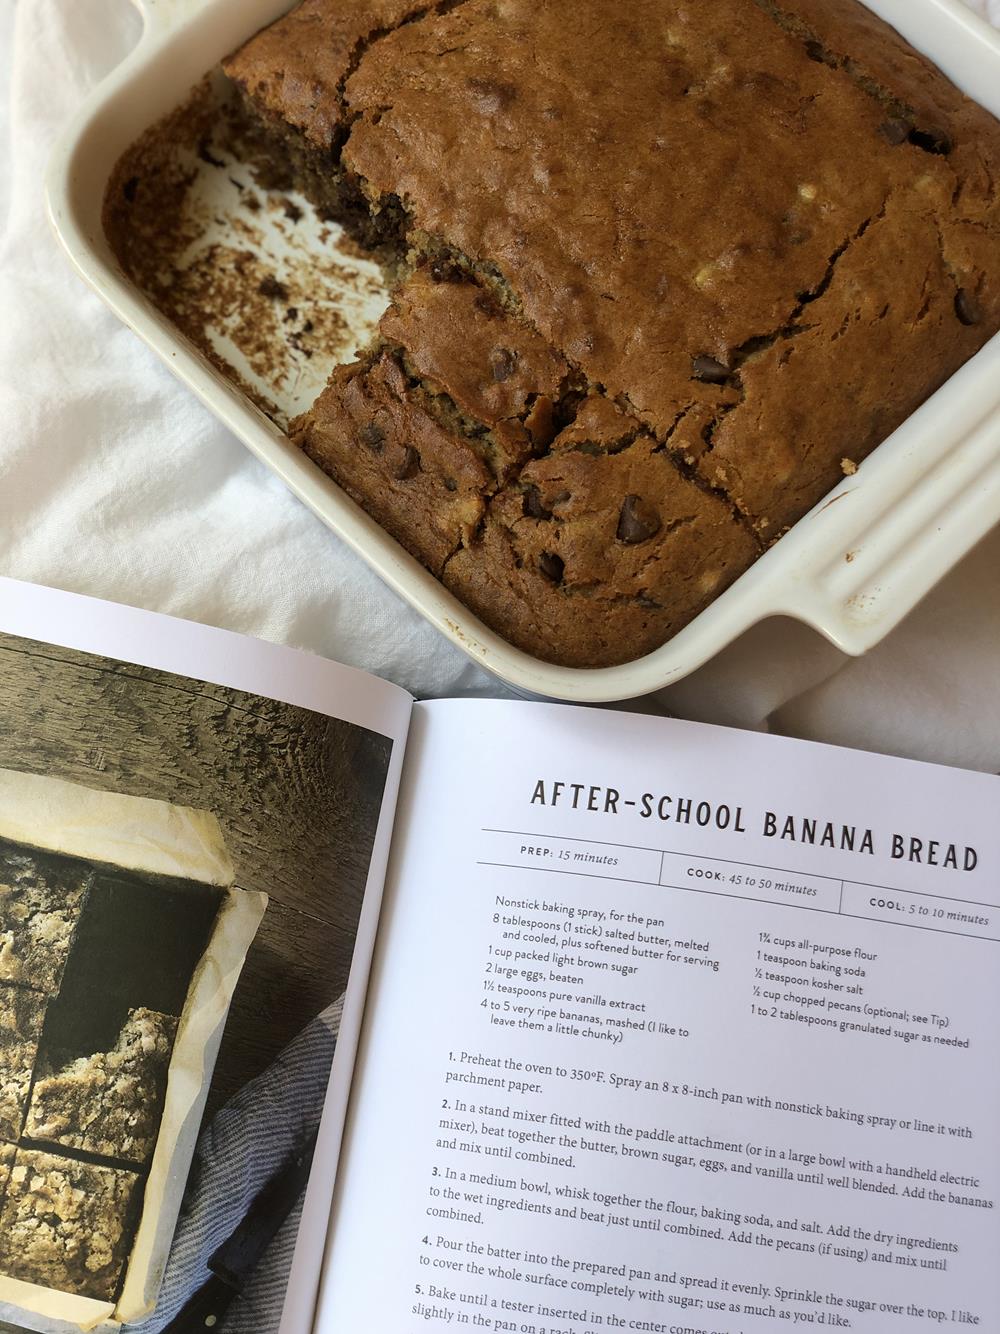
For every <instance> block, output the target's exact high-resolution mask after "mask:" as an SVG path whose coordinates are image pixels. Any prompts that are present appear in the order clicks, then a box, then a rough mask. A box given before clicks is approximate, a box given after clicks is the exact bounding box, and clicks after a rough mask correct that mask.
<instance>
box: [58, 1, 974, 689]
mask: <svg viewBox="0 0 1000 1334" xmlns="http://www.w3.org/2000/svg"><path fill="white" fill-rule="evenodd" d="M865 2H866V3H867V5H868V8H869V9H871V10H873V11H874V12H875V13H876V14H878V15H879V16H880V17H881V18H883V19H885V20H886V21H887V22H889V23H890V24H892V25H893V26H894V27H895V28H897V29H898V31H899V32H900V33H901V34H902V35H903V36H904V37H905V38H906V39H907V40H908V41H909V42H911V43H912V45H913V46H915V47H916V48H917V49H918V50H920V51H921V52H923V53H924V54H925V55H927V56H928V57H929V58H930V59H931V60H933V61H934V62H935V64H937V65H938V66H939V67H940V68H941V69H942V70H943V71H944V72H945V73H946V74H947V75H948V76H949V77H950V78H951V79H952V80H953V81H954V83H955V84H956V85H958V87H960V88H961V89H962V90H963V91H964V92H965V93H966V94H968V95H969V96H970V97H972V98H973V99H974V100H976V101H977V102H979V103H981V104H982V105H983V106H984V107H986V108H987V109H988V110H990V111H991V112H992V113H993V114H994V115H996V116H1000V34H998V33H997V32H996V31H995V30H994V29H993V28H991V27H990V26H989V24H987V23H986V22H985V21H984V20H982V19H980V18H978V17H977V16H976V15H975V14H973V13H972V12H971V11H970V10H969V9H968V8H967V7H966V6H965V5H964V4H963V3H961V0H865ZM136 3H137V4H138V6H139V8H140V10H141V12H142V14H143V17H144V20H145V26H144V31H143V36H142V38H141V40H140V41H139V44H138V46H137V48H136V49H135V50H134V51H133V53H132V54H131V55H130V56H129V57H128V58H127V59H126V60H125V61H124V62H123V64H122V65H121V66H119V68H118V69H116V70H115V71H114V73H113V74H111V75H110V76H109V77H108V78H107V79H106V80H105V82H104V83H103V84H102V85H101V86H100V87H99V88H98V89H97V90H96V91H95V92H94V93H93V95H92V96H91V97H90V99H89V100H88V102H87V103H86V105H85V106H84V107H83V108H81V110H80V112H79V114H78V116H77V117H76V119H75V121H74V123H73V124H72V126H71V127H70V128H69V130H68V131H67V133H66V134H65V135H64V137H63V139H62V141H61V142H60V144H59V145H58V147H57V149H56V151H55V153H54V156H53V159H52V162H51V165H50V168H49V173H48V180H47V202H48V208H49V213H50V217H51V220H52V222H53V225H54V226H55V229H56V232H57V233H58V236H59V238H60V240H61V242H62V244H63V246H64V247H65V249H66V251H67V252H68V254H69V256H70V258H71V260H72V261H73V263H74V264H75V266H76V267H77V269H78V270H79V272H80V273H81V274H82V275H83V277H84V278H85V279H86V280H87V281H88V282H89V283H90V284H91V286H92V287H93V288H94V289H95V290H96V291H97V292H98V293H99V294H100V295H101V296H102V297H103V299H104V300H105V301H106V302H107V304H108V305H109V306H110V307H111V308H112V309H113V310H114V311H115V312H116V314H117V315H118V316H119V317H120V318H121V319H122V320H123V321H124V322H125V323H126V324H127V325H129V327H131V328H132V329H133V330H134V331H135V332H136V333H137V334H138V335H139V336H140V337H141V338H142V339H144V340H145V342H147V343H148V344H149V346H150V347H151V348H153V350H154V351H155V352H157V353H158V354H159V356H160V357H161V358H162V359H163V360H164V362H165V363H166V364H167V365H168V366H169V367H170V369H171V370H172V371H173V372H174V374H175V375H177V376H178V378H179V379H181V380H182V381H183V382H184V383H185V384H187V385H188V387H189V388H190V389H192V390H193V392H194V393H195V394H197V396H198V397H199V398H200V399H201V400H202V402H203V403H205V404H206V406H207V407H208V408H210V410H211V411H212V412H213V413H215V415H216V416H217V417H218V418H219V419H220V420H221V421H223V422H224V423H225V424H226V425H227V426H228V427H229V428H230V429H231V430H232V431H233V432H234V434H236V435H237V436H238V437H239V438H240V439H241V440H242V441H243V443H244V444H245V445H246V446H247V447H248V448H249V449H250V450H252V452H253V453H254V454H255V455H256V456H257V457H258V458H259V459H261V460H262V461H263V462H264V463H266V464H267V465H268V467H270V468H271V469H272V470H273V471H274V472H276V473H277V474H278V476H280V477H281V478H282V479H283V480H284V481H285V483H286V484H287V485H288V486H289V487H290V488H291V490H292V491H293V492H294V493H295V494H296V495H297V496H298V497H299V498H300V499H301V500H302V501H303V502H304V503H305V504H306V505H308V506H309V508H310V509H312V510H313V512H314V513H315V514H316V515H317V516H318V517H319V518H320V519H321V520H322V521H323V522H324V523H326V524H327V525H328V526H329V527H330V528H331V529H332V530H333V531H334V532H335V533H336V534H337V535H338V537H340V538H341V539H342V540H343V541H345V542H347V543H348V544H349V545H350V546H351V547H352V548H353V549H354V550H355V551H357V552H358V553H359V554H360V555H361V556H362V557H363V558H364V559H365V560H366V561H367V562H368V564H369V565H370V566H371V568H372V569H373V570H374V571H375V572H376V573H377V574H378V575H379V576H380V577H381V578H382V579H383V580H384V581H385V582H386V583H387V584H389V586H390V587H391V588H393V589H394V590H395V591H396V592H397V593H399V594H400V596H402V597H403V598H404V599H405V600H406V601H407V602H409V603H410V605H411V606H413V607H415V608H416V609H417V610H418V611H419V612H421V613H422V615H424V616H425V617H426V618H427V619H428V620H429V621H430V622H431V623H432V624H433V625H435V626H436V627H437V628H438V629H439V630H440V631H441V633H442V634H444V635H445V636H446V637H447V638H448V639H450V640H451V641H452V643H454V644H456V645H457V646H458V647H459V648H461V649H462V650H464V652H466V653H467V654H468V655H469V656H470V657H471V658H472V659H473V660H474V661H475V662H477V663H478V664H479V665H480V666H482V667H484V668H485V669H486V670H488V671H490V672H492V673H493V674H494V675H496V676H497V677H499V678H500V679H501V680H503V681H505V682H507V683H508V684H509V685H511V686H512V687H513V688H514V689H516V690H518V691H521V692H525V693H530V694H534V695H541V696H547V697H552V698H559V699H565V700H573V701H577V702H595V703H596V702H603V701H609V700H618V699H629V698H634V697H636V696H639V695H644V694H648V693H650V692H651V691H655V690H658V689H660V688H662V687H663V686H666V685H669V684H671V683H672V682H674V681H677V680H679V679H680V678H681V677H683V676H685V675H687V674H688V673H689V672H691V671H693V670H694V669H695V668H697V667H699V666H701V664H703V663H704V662H706V661H707V660H708V659H709V658H711V657H712V656H713V655H714V654H716V653H718V652H719V651H720V650H721V649H722V648H724V647H725V646H726V645H727V644H729V643H731V642H732V641H733V640H735V639H736V638H737V637H738V636H739V635H741V634H742V633H743V632H744V631H745V630H747V629H749V628H750V627H751V626H752V625H754V624H755V623H756V622H758V621H761V620H764V619H765V618H767V617H770V616H789V617H792V618H794V619H796V620H800V621H803V622H805V623H806V624H808V625H810V626H812V627H813V628H814V629H816V630H817V631H819V632H820V633H821V634H823V635H825V636H826V637H827V638H828V639H829V640H831V641H832V642H833V643H834V644H835V645H837V647H838V648H840V649H842V650H844V651H845V652H846V653H849V654H854V655H859V654H861V653H864V652H865V651H866V650H867V649H869V648H871V647H872V646H873V645H874V644H877V643H878V642H879V641H880V640H881V639H882V638H884V636H885V635H886V634H887V633H888V632H889V631H890V630H891V629H892V628H893V627H894V626H895V625H896V624H897V623H898V622H899V621H900V620H901V619H902V618H903V617H904V616H905V615H906V614H907V612H909V611H910V610H911V609H912V608H913V607H914V606H915V605H916V603H917V602H919V600H920V599H921V598H922V597H923V596H924V595H925V594H926V593H927V592H928V591H929V590H930V589H931V588H932V587H933V586H934V584H936V583H937V581H938V580H939V579H941V578H942V576H943V575H945V574H946V573H947V572H948V571H949V570H950V569H951V568H952V567H953V566H954V565H956V564H957V563H958V561H959V560H960V559H961V558H962V557H963V556H964V555H965V554H966V553H967V552H968V551H969V550H970V549H971V548H972V547H973V545H974V544H975V543H976V542H978V541H979V540H980V538H982V537H983V536H985V534H986V533H987V532H988V531H989V530H990V529H991V528H992V527H993V526H994V524H996V523H997V522H998V521H1000V336H998V337H996V338H994V339H993V340H992V341H991V342H990V343H988V344H987V345H986V346H985V347H984V348H983V349H982V350H981V351H980V352H979V353H978V355H977V356H976V357H974V358H973V359H972V360H971V361H970V362H968V363H967V364H966V365H965V366H964V367H963V368H962V369H961V370H960V371H959V372H958V373H957V374H955V375H954V376H953V377H952V378H951V379H950V380H949V381H948V382H947V383H946V384H945V385H944V386H943V387H942V388H941V389H939V390H938V391H937V392H936V393H935V394H934V395H933V396H932V397H931V398H929V399H928V400H927V402H926V403H924V405H923V406H922V407H921V408H920V409H919V410H918V411H917V412H916V413H914V414H913V415H912V416H911V417H910V418H909V419H908V420H907V421H906V422H905V423H904V424H903V425H902V426H901V427H900V428H899V429H898V430H897V431H896V432H895V433H894V434H893V435H892V436H890V437H889V439H888V440H886V441H885V442H884V443H883V444H882V445H880V446H879V448H878V449H876V450H875V452H874V453H873V454H872V455H871V456H870V457H869V458H868V459H867V460H866V461H865V462H864V463H863V464H862V465H861V467H860V468H859V470H858V471H857V473H856V474H854V475H853V476H850V477H845V478H844V480H843V481H842V482H841V483H840V484H839V485H838V486H837V487H836V489H835V490H834V491H832V492H830V493H829V494H828V495H827V496H825V497H824V499H823V500H822V501H821V502H820V503H819V504H818V505H816V506H815V507H814V509H813V510H811V511H810V513H809V514H807V515H806V516H805V517H804V518H803V519H801V520H800V521H799V522H798V523H797V524H796V525H795V526H794V528H793V529H792V530H791V531H790V532H789V533H788V534H786V535H785V536H784V537H782V538H781V540H780V541H779V542H778V543H776V544H775V546H773V547H772V548H771V549H770V550H769V551H767V552H766V553H765V555H764V556H762V557H761V558H760V560H758V561H757V563H756V564H755V565H753V566H752V567H751V568H750V569H749V570H748V571H747V572H746V573H745V574H743V575H742V576H741V577H740V578H739V579H738V580H737V581H736V582H735V583H734V584H733V585H732V586H731V587H729V588H728V589H727V590H726V591H725V592H724V593H723V594H722V595H721V596H720V597H718V598H716V600H715V601H714V602H713V603H712V604H711V605H710V606H709V607H708V608H706V610H704V611H703V612H702V613H701V614H700V615H699V616H697V617H696V618H695V619H694V620H693V621H692V622H691V623H690V624H689V625H687V626H686V627H685V628H684V629H683V630H681V631H680V632H679V633H678V634H677V635H675V636H674V637H673V638H672V639H671V640H669V641H668V642H667V643H665V644H663V645H662V646H661V647H660V648H658V649H656V650H655V651H654V652H652V653H649V654H647V655H646V656H644V657H642V658H639V659H637V660H635V661H633V662H630V663H626V664H624V665H622V666H618V667H606V668H593V669H587V668H570V667H559V666H555V665H552V664H549V663H546V662H543V661H541V660H539V659H537V658H534V657H532V656H531V655H530V654H527V653H524V652H522V651H521V650H519V649H516V648H514V647H512V646H511V645H510V644H508V643H506V642H505V641H504V640H503V639H501V638H500V637H499V636H498V635H497V634H496V633H494V632H493V631H492V630H490V629H488V628H487V627H486V626H484V625H483V624H482V622H481V621H479V620H478V619H477V618H476V617H475V616H474V615H473V614H472V613H471V612H470V611H469V610H468V609H467V608H466V607H464V606H463V605H462V603H460V602H459V601H458V600H457V599H456V598H455V597H453V596H452V594H450V593H449V592H448V591H447V590H446V589H445V588H444V587H443V586H442V585H441V584H440V583H439V582H438V581H437V580H436V579H435V578H434V576H433V575H431V574H430V573H429V572H428V571H427V570H425V569H424V568H423V566H421V565H420V564H419V563H418V562H417V561H416V560H414V559H413V558H412V557H411V556H409V555H408V553H407V552H405V551H404V550H403V548H402V547H401V546H400V545H399V544H398V543H397V542H396V541H395V540H394V539H393V538H391V537H390V536H389V535H388V534H387V533H386V532H385V531H384V530H383V529H382V528H380V527H379V526H378V524H376V523H375V521H374V520H373V519H371V518H370V517H369V516H368V515H366V514H365V513H364V512H363V511H362V510H361V508H360V507H359V506H358V505H356V504H355V503H354V502H353V501H351V500H350V499H349V498H348V497H347V496H346V495H345V494H344V493H343V492H342V491H341V490H340V489H339V488H338V487H337V486H336V485H335V484H334V483H333V482H332V481H331V480H330V479H329V478H327V477H326V476H325V475H324V474H323V473H322V472H321V471H320V470H319V469H318V468H317V467H316V466H315V465H314V464H313V463H312V462H311V461H310V460H309V459H308V458H307V457H306V456H305V455H304V454H303V453H301V452H300V451H299V450H298V449H297V448H295V447H294V446H293V445H292V444H291V443H290V442H289V440H288V439H287V437H286V436H285V435H284V434H283V432H282V430H281V429H280V428H279V426H278V425H277V424H276V422H275V421H274V420H272V419H271V417H269V416H268V415H265V413H264V412H263V411H261V410H260V409H259V408H258V407H256V406H255V405H254V403H253V401H251V398H250V397H248V395H247V394H246V393H244V392H241V390H240V389H238V388H237V387H235V385H234V384H233V383H231V382H229V381H228V380H227V379H226V378H225V377H224V376H223V374H222V373H221V372H220V371H219V370H217V369H216V368H215V367H214V366H213V365H212V364H211V363H210V362H209V361H208V359H207V358H206V357H205V356H203V355H202V354H201V353H200V352H199V351H198V350H196V349H195V348H194V346H193V345H192V344H190V343H189V342H188V341H187V340H186V339H185V338H184V337H183V336H182V335H181V334H180V333H179V332H178V330H177V328H176V327H174V326H173V325H172V324H171V323H170V322H169V321H168V320H167V319H166V318H165V317H164V316H163V315H162V314H161V313H160V312H159V311H158V310H156V309H155V308H154V307H153V305H152V304H151V303H150V301H149V300H148V299H147V298H146V297H145V296H144V295H143V293H142V292H141V291H140V290H139V289H138V287H137V286H135V284H134V283H133V282H131V281H130V280H129V279H128V278H127V277H125V276H124V275H123V273H122V271H121V268H120V266H119V263H118V261H117V260H116V258H115V256H114V254H113V253H112V250H111V247H110V245H109V243H108V240H107V238H106V237H105V235H104V231H103V227H102V205H103V200H104V194H105V189H106V187H107V184H108V181H109V179H110V177H111V175H112V172H113V170H114V168H115V165H116V163H117V161H118V159H119V158H120V156H121V155H122V153H124V152H125V150H126V149H128V148H129V147H130V146H131V145H132V144H134V143H135V141H136V140H137V139H138V138H139V137H140V135H142V133H143V132H144V131H145V130H146V129H147V128H149V127H150V126H152V125H153V124H154V123H155V122H157V121H158V120H159V119H161V118H162V117H163V116H165V115H166V114H167V113H169V112H171V111H172V110H174V109H175V108H176V107H177V106H178V105H179V104H181V103H182V102H183V101H184V100H185V98H186V97H187V96H188V94H189V93H190V91H191V90H192V88H194V87H195V86H196V85H197V84H198V83H199V82H200V81H201V80H202V79H203V77H204V76H205V74H206V72H207V71H208V70H209V69H210V68H211V67H212V66H213V65H216V64H217V63H218V62H219V61H220V60H221V59H222V58H223V57H224V56H225V55H227V54H228V53H229V52H231V51H232V50H234V49H235V48H236V47H237V46H239V45H240V44H241V43H242V42H244V41H245V40H246V39H247V38H249V37H250V36H251V35H252V34H253V33H255V32H256V31H257V30H258V29H260V28H261V27H263V26H264V25H266V24H267V23H269V22H271V21H273V20H274V19H275V18H277V17H278V16H279V15H280V14H281V13H283V12H284V11H285V10H287V9H288V8H289V7H290V6H289V4H288V0H136ZM362 313H363V312H362ZM376 317H377V312H376ZM368 319H369V322H370V320H371V312H370V311H369V312H368ZM315 369H316V368H314V373H315ZM300 391H301V386H300ZM311 393H312V389H311V388H310V394H311ZM295 406H296V405H295V403H294V402H293V403H290V404H289V411H291V410H292V408H293V407H295ZM303 406H304V403H303ZM273 415H274V414H273V413H272V416H273ZM279 420H280V416H279Z"/></svg>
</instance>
